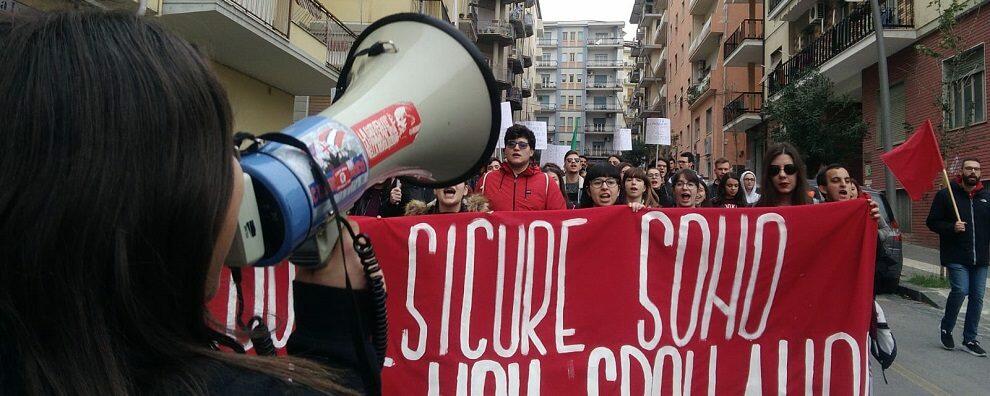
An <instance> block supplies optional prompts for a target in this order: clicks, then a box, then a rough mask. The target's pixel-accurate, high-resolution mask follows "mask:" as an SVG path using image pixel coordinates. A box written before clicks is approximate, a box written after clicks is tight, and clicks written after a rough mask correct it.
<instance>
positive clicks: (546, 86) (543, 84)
mask: <svg viewBox="0 0 990 396" xmlns="http://www.w3.org/2000/svg"><path fill="white" fill-rule="evenodd" d="M555 89H557V82H556V81H540V82H537V83H536V90H537V91H543V90H555Z"/></svg>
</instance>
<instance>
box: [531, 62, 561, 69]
mask: <svg viewBox="0 0 990 396" xmlns="http://www.w3.org/2000/svg"><path fill="white" fill-rule="evenodd" d="M536 67H540V68H553V67H557V61H555V60H541V61H536Z"/></svg>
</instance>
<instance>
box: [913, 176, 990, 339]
mask: <svg viewBox="0 0 990 396" xmlns="http://www.w3.org/2000/svg"><path fill="white" fill-rule="evenodd" d="M949 188H952V193H953V194H954V196H955V201H956V202H955V204H956V207H958V209H959V217H958V218H957V217H956V212H955V209H954V208H953V205H952V201H951V200H950V198H949V192H948V190H947V189H943V190H941V191H939V192H938V193H937V194H935V199H934V200H933V201H932V208H931V211H930V212H929V213H928V220H927V222H926V223H927V225H928V228H929V229H931V230H932V231H933V232H935V233H937V234H938V236H939V251H940V252H939V256H940V259H941V262H942V265H943V266H945V267H946V269H947V270H948V272H949V283H950V284H951V286H952V291H951V292H949V299H948V301H946V303H945V316H943V317H942V325H941V338H942V346H943V347H944V348H945V349H949V350H952V349H955V341H954V340H953V339H952V328H953V327H954V326H955V324H956V317H957V316H958V315H959V309H960V308H961V307H962V303H963V300H964V299H966V298H967V297H968V298H969V303H968V305H967V306H966V321H965V324H964V326H963V348H964V349H965V350H966V351H967V352H969V353H972V354H974V355H976V356H986V355H987V353H986V351H985V350H983V348H982V347H980V343H979V341H977V340H976V331H977V328H978V326H979V324H980V310H982V309H983V294H984V291H985V290H986V284H987V264H988V262H990V261H988V259H990V257H988V256H990V192H988V191H987V190H986V189H984V188H983V183H982V182H981V181H980V161H979V160H976V159H967V160H964V161H963V169H962V174H961V175H959V176H958V177H957V178H956V182H954V183H950V186H949Z"/></svg>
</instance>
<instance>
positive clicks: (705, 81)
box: [688, 74, 711, 105]
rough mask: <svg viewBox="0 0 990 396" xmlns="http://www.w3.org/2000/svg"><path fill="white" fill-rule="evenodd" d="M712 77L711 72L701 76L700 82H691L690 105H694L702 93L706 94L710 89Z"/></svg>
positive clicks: (689, 91) (689, 89)
mask: <svg viewBox="0 0 990 396" xmlns="http://www.w3.org/2000/svg"><path fill="white" fill-rule="evenodd" d="M710 77H711V75H710V74H709V75H706V76H704V77H702V78H701V81H700V82H698V83H696V84H691V86H690V87H688V105H693V104H694V102H695V101H697V100H698V98H700V97H701V96H702V95H704V94H705V92H707V91H708V88H709V87H710V86H711V85H710V83H711V79H710Z"/></svg>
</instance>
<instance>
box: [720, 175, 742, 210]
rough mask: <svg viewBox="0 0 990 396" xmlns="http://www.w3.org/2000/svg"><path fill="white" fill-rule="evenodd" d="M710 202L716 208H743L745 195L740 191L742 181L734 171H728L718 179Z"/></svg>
mask: <svg viewBox="0 0 990 396" xmlns="http://www.w3.org/2000/svg"><path fill="white" fill-rule="evenodd" d="M712 204H713V205H714V206H715V207H716V208H745V207H747V206H749V205H748V204H747V203H746V195H745V194H744V193H743V191H742V181H741V180H739V176H736V174H735V173H732V172H729V173H726V174H725V175H724V176H722V179H720V180H719V181H718V188H717V189H715V198H714V199H712Z"/></svg>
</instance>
